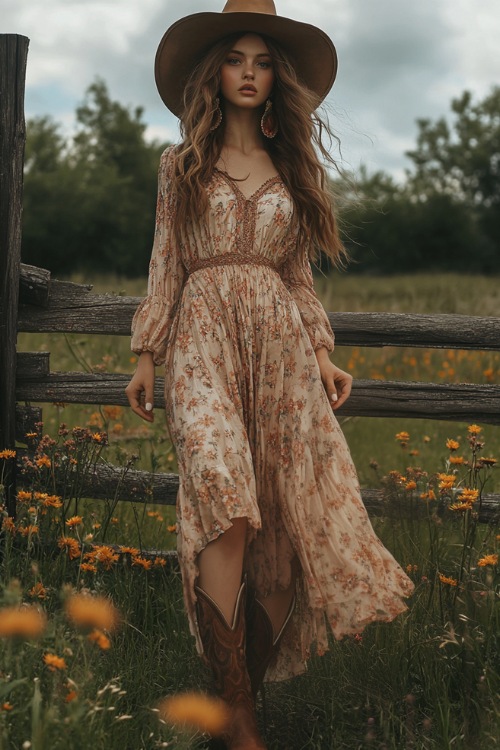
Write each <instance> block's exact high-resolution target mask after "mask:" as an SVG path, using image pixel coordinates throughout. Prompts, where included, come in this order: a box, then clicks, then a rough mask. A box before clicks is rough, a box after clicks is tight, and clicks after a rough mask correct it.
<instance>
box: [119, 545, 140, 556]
mask: <svg viewBox="0 0 500 750" xmlns="http://www.w3.org/2000/svg"><path fill="white" fill-rule="evenodd" d="M119 550H120V552H121V553H122V555H138V554H139V552H140V550H138V549H137V547H123V546H122V547H119Z"/></svg>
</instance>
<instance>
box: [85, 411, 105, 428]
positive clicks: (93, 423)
mask: <svg viewBox="0 0 500 750" xmlns="http://www.w3.org/2000/svg"><path fill="white" fill-rule="evenodd" d="M87 424H88V425H89V426H90V427H102V426H103V424H104V423H103V419H102V417H101V415H100V414H99V412H98V411H94V412H92V414H91V415H90V417H89V421H88V422H87Z"/></svg>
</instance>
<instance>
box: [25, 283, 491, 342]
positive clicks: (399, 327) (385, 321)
mask: <svg viewBox="0 0 500 750" xmlns="http://www.w3.org/2000/svg"><path fill="white" fill-rule="evenodd" d="M90 290H91V287H90V286H87V285H82V284H73V283H70V282H67V281H53V282H52V285H51V295H50V303H49V306H48V307H47V308H46V309H44V310H41V309H39V308H38V309H37V308H34V307H32V306H29V305H27V306H26V305H25V306H22V307H21V309H20V311H19V330H20V331H47V332H48V331H50V332H60V333H68V332H72V333H97V334H115V335H123V336H128V335H129V334H130V324H131V321H132V316H133V314H134V312H135V310H136V309H137V306H138V305H139V303H140V302H141V300H142V298H141V297H126V296H117V295H113V294H91V293H90ZM328 317H329V319H330V323H331V324H332V327H333V330H334V331H335V336H336V341H337V344H340V345H343V346H372V347H374V346H415V347H434V348H447V349H448V348H449V349H486V350H500V318H484V317H473V316H468V315H407V314H400V313H382V312H366V313H365V312H363V313H352V312H335V313H331V312H330V313H328Z"/></svg>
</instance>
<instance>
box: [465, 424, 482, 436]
mask: <svg viewBox="0 0 500 750" xmlns="http://www.w3.org/2000/svg"><path fill="white" fill-rule="evenodd" d="M482 431H483V428H482V427H479V425H478V424H470V425H469V426H468V427H467V432H468V433H469V435H479V433H480V432H482Z"/></svg>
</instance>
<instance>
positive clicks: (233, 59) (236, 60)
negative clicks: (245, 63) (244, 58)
mask: <svg viewBox="0 0 500 750" xmlns="http://www.w3.org/2000/svg"><path fill="white" fill-rule="evenodd" d="M226 62H227V63H228V65H238V63H239V62H240V60H239V58H238V57H228V59H227V60H226Z"/></svg>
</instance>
